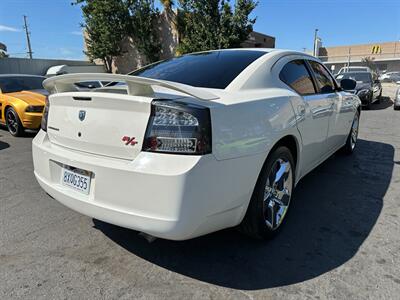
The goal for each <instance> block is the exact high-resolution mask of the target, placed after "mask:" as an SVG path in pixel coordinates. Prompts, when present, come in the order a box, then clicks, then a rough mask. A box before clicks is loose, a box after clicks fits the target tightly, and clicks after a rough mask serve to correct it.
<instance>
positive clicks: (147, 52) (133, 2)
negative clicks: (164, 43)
mask: <svg viewBox="0 0 400 300" xmlns="http://www.w3.org/2000/svg"><path fill="white" fill-rule="evenodd" d="M127 7H128V11H129V16H130V18H129V20H130V21H129V23H128V34H129V35H130V36H131V37H132V38H133V40H134V41H135V45H136V47H137V48H138V50H139V52H140V53H141V54H143V55H144V56H145V57H146V58H147V60H148V61H149V62H154V61H157V60H158V59H159V57H160V51H161V45H160V41H159V38H158V34H157V18H158V16H159V11H158V10H157V9H155V7H154V0H128V1H127Z"/></svg>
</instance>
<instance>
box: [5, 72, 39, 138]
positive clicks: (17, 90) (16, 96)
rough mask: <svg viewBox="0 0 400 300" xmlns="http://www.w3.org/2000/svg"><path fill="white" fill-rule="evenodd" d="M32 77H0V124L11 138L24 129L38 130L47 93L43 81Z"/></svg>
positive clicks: (21, 132) (19, 134)
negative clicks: (5, 127) (4, 126)
mask: <svg viewBox="0 0 400 300" xmlns="http://www.w3.org/2000/svg"><path fill="white" fill-rule="evenodd" d="M45 79H46V78H45V77H42V76H33V75H0V124H3V125H6V126H7V128H8V131H9V132H10V133H11V134H12V135H13V136H21V135H23V134H24V132H25V129H38V128H39V127H40V122H41V120H42V114H43V109H44V105H45V101H46V96H47V91H46V90H44V89H43V86H42V83H43V80H45Z"/></svg>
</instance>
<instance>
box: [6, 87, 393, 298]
mask: <svg viewBox="0 0 400 300" xmlns="http://www.w3.org/2000/svg"><path fill="white" fill-rule="evenodd" d="M394 92H395V86H394V85H387V84H385V85H384V96H385V98H384V100H383V101H382V103H381V104H377V105H374V107H373V109H372V110H364V111H363V112H362V116H361V125H360V126H361V127H360V140H359V144H358V148H357V150H356V153H355V154H354V155H353V156H351V157H345V156H342V155H335V156H333V157H332V158H330V159H329V160H328V161H327V162H326V163H324V164H323V165H321V166H320V167H318V168H317V170H315V171H313V172H312V173H311V174H310V175H308V176H307V177H306V178H304V179H303V180H302V181H301V183H300V184H299V186H298V187H297V190H296V197H295V199H294V201H293V206H292V209H291V211H290V213H289V216H288V217H289V218H290V220H288V221H289V222H288V224H287V226H285V227H284V228H283V230H282V232H281V234H280V235H279V236H277V237H276V238H275V239H274V240H271V241H269V242H260V241H253V240H251V239H248V238H246V237H244V236H242V235H240V234H239V233H237V232H236V231H235V230H225V231H222V232H218V233H215V234H211V235H207V236H205V237H201V238H197V239H194V240H190V241H185V242H171V241H165V240H160V239H158V240H156V241H154V242H153V243H148V242H147V241H146V240H145V239H143V238H142V237H140V236H139V235H138V233H137V232H135V231H131V230H127V229H123V228H119V227H116V226H113V225H110V224H106V223H103V222H101V221H97V220H93V219H91V218H88V217H85V216H82V215H80V214H78V213H75V212H73V211H71V210H69V209H68V208H66V207H64V206H62V205H61V204H59V203H57V202H56V201H54V200H52V199H51V198H50V197H49V196H47V195H46V194H45V193H44V192H43V191H42V190H41V189H40V187H39V185H38V184H37V183H36V180H35V179H34V176H33V166H32V158H31V141H32V136H29V137H25V138H12V137H11V136H10V135H9V134H8V133H7V131H5V130H4V129H1V130H0V224H1V227H0V299H15V298H24V299H40V298H46V299H112V298H121V299H132V298H138V299H154V298H171V299H188V298H198V299H200V298H201V299H248V298H250V299H277V298H283V299H299V298H301V299H307V298H310V299H326V298H332V299H333V298H337V299H399V295H400V186H399V183H400V131H399V130H400V112H399V111H394V110H393V107H392V104H393V103H392V100H391V98H392V99H393V96H394Z"/></svg>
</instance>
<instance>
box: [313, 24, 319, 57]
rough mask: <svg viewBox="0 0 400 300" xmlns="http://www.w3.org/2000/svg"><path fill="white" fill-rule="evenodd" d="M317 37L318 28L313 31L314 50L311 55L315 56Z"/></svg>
mask: <svg viewBox="0 0 400 300" xmlns="http://www.w3.org/2000/svg"><path fill="white" fill-rule="evenodd" d="M317 38H318V29H315V32H314V51H313V55H314V56H317Z"/></svg>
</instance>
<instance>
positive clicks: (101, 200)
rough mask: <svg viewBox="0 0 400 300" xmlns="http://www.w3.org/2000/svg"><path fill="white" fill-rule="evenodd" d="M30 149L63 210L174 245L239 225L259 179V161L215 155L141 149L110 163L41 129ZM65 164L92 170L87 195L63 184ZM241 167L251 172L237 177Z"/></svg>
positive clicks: (40, 177) (38, 175)
mask: <svg viewBox="0 0 400 300" xmlns="http://www.w3.org/2000/svg"><path fill="white" fill-rule="evenodd" d="M32 152H33V161H34V168H35V176H36V178H37V180H38V182H39V184H40V185H41V187H42V188H43V189H44V190H45V191H46V192H47V193H48V194H50V195H51V196H52V197H54V198H55V199H56V200H58V201H59V202H61V203H62V204H64V205H65V206H67V207H69V208H71V209H73V210H75V211H78V212H80V213H82V214H85V215H87V216H90V217H93V218H96V219H99V220H102V221H105V222H108V223H111V224H115V225H118V226H122V227H126V228H131V229H134V230H138V231H143V232H145V233H147V234H150V235H153V236H156V237H161V238H166V239H172V240H184V239H189V238H193V237H196V236H199V235H203V234H206V233H209V232H212V231H216V230H220V229H223V228H227V227H232V226H235V225H237V224H239V223H240V221H241V220H242V218H243V216H244V213H245V211H246V209H247V205H248V202H249V199H250V196H251V193H252V191H253V188H254V184H255V181H256V179H257V176H258V172H257V168H256V165H257V164H258V162H257V161H256V160H257V158H255V157H253V158H242V159H233V160H229V161H216V160H215V158H214V156H213V155H207V156H181V155H166V154H156V153H147V152H142V153H140V154H139V155H138V156H137V157H136V158H135V159H134V160H133V161H130V160H122V159H113V158H107V157H102V156H97V155H92V154H87V153H83V152H78V151H73V150H69V149H66V148H63V147H59V146H56V145H54V144H52V143H50V141H49V140H48V137H47V134H46V133H45V132H43V131H40V132H39V133H38V135H37V136H36V138H35V139H34V141H33V147H32ZM63 165H68V166H73V167H76V168H80V169H83V170H87V171H90V172H92V174H93V176H92V183H91V188H90V193H89V195H85V194H82V193H80V192H78V191H75V190H73V189H71V188H69V187H66V186H64V185H62V184H61V171H62V166H63ZM261 165H262V164H261ZM260 167H261V166H260ZM236 168H238V169H236ZM240 168H242V170H243V169H244V170H245V169H246V168H249V170H251V169H253V173H254V175H249V174H246V176H243V175H239V174H238V172H237V170H240ZM233 169H236V172H234V171H233ZM227 174H229V176H226V175H227ZM227 177H228V178H227ZM242 177H243V178H242Z"/></svg>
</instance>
